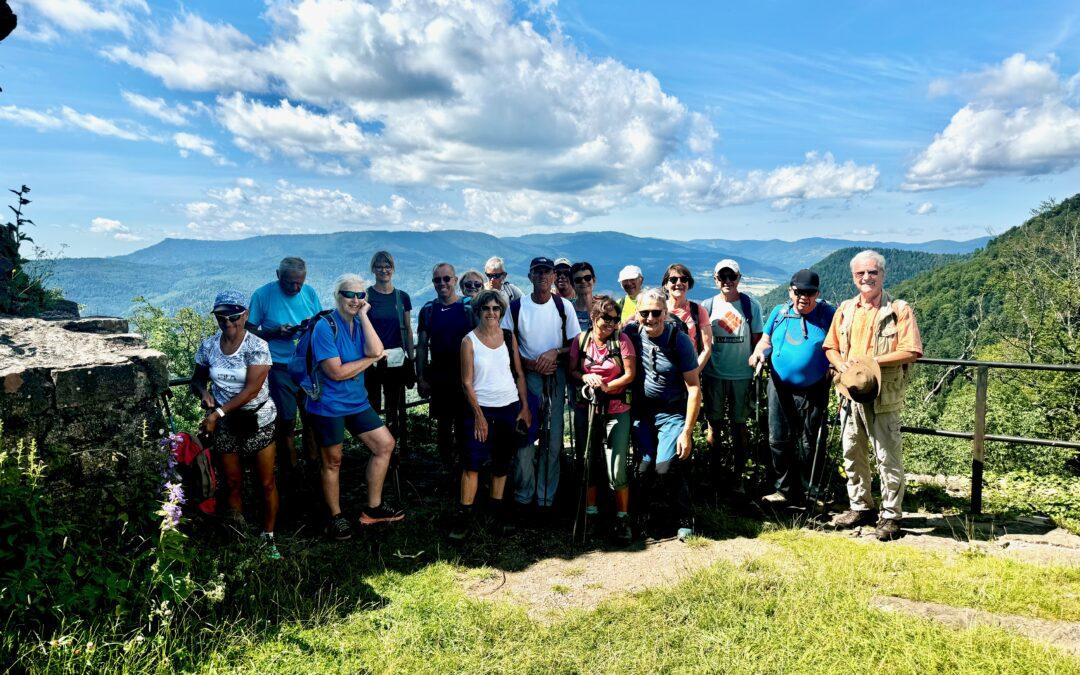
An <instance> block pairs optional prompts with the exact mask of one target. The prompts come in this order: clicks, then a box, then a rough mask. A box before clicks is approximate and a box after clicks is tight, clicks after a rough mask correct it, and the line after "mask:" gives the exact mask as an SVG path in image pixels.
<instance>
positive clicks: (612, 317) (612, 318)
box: [596, 314, 621, 323]
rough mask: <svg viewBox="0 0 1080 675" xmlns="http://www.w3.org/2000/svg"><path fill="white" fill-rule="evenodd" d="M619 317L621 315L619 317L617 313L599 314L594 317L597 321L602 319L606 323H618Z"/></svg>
mask: <svg viewBox="0 0 1080 675" xmlns="http://www.w3.org/2000/svg"><path fill="white" fill-rule="evenodd" d="M620 318H621V317H619V315H618V314H601V315H600V316H598V317H596V319H597V320H598V321H599V320H603V321H606V322H607V323H619V319H620Z"/></svg>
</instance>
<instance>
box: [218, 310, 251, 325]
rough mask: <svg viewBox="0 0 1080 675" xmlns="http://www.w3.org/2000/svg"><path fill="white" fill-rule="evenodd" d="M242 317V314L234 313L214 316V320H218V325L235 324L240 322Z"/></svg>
mask: <svg viewBox="0 0 1080 675" xmlns="http://www.w3.org/2000/svg"><path fill="white" fill-rule="evenodd" d="M242 316H244V313H243V312H235V313H233V314H216V313H215V314H214V318H215V319H217V320H218V323H236V322H237V321H239V320H240V317H242Z"/></svg>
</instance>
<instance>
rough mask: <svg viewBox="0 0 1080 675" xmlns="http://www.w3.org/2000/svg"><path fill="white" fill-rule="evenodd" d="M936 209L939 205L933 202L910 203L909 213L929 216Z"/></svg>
mask: <svg viewBox="0 0 1080 675" xmlns="http://www.w3.org/2000/svg"><path fill="white" fill-rule="evenodd" d="M935 211H937V206H936V205H935V204H934V203H933V202H923V203H922V204H908V213H910V214H911V215H913V216H928V215H930V214H931V213H933V212H935Z"/></svg>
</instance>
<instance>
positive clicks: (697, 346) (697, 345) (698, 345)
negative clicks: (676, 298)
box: [668, 300, 712, 354]
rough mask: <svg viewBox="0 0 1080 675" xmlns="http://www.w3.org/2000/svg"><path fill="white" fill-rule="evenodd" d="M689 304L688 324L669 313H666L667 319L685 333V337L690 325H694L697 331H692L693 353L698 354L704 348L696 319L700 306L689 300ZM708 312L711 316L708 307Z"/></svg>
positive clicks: (710, 310)
mask: <svg viewBox="0 0 1080 675" xmlns="http://www.w3.org/2000/svg"><path fill="white" fill-rule="evenodd" d="M689 302H690V323H687V322H686V321H683V320H682V319H680V318H679V317H677V316H675V315H674V314H673V313H671V312H668V317H669V321H670V322H672V323H674V324H675V325H676V326H677V327H678V328H679V330H681V331H682V332H684V333H686V334H687V335H689V334H690V324H691V323H692V324H693V325H694V327H696V328H697V330H696V331H694V351H695V352H696V353H698V354H700V353H701V350H702V349H704V348H705V344H704V343H703V342H702V341H701V326H698V325H697V317H698V314H699V313H700V312H701V305H699V304H697V303H696V302H694V301H693V300H690V301H689ZM706 302H708V301H706ZM708 311H709V313H710V314H711V313H712V308H711V307H710V308H709V310H708Z"/></svg>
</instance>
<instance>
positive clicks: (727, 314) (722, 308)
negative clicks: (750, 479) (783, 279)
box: [701, 258, 761, 495]
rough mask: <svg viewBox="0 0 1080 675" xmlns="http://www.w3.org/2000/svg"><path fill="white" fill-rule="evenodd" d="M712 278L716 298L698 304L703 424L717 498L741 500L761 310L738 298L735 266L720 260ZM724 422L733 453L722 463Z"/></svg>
mask: <svg viewBox="0 0 1080 675" xmlns="http://www.w3.org/2000/svg"><path fill="white" fill-rule="evenodd" d="M713 273H714V276H715V278H716V287H717V288H719V289H720V293H718V294H717V295H716V296H714V297H712V298H709V299H708V300H706V301H705V302H704V303H702V307H704V308H705V311H706V312H708V314H709V324H710V326H711V327H712V334H713V349H712V355H711V356H710V357H709V361H708V363H706V364H705V367H704V368H703V369H702V371H701V385H702V386H701V388H702V390H703V398H704V402H705V404H704V408H705V418H706V419H707V420H708V421H709V426H710V427H712V430H713V432H712V433H710V434H709V437H710V446H711V447H710V450H711V455H712V474H713V483H714V485H715V486H716V490H717V494H721V493H722V492H730V493H733V494H737V495H741V494H743V493H744V492H745V489H744V487H743V484H742V474H743V471H744V470H745V469H746V459H747V449H748V447H749V444H750V440H749V432H748V431H747V428H746V418H747V417H748V416H749V410H750V405H749V403H750V401H749V396H748V395H747V394H748V392H749V390H750V381H751V379H752V378H753V376H754V368H753V367H752V366H750V363H749V362H750V353H751V350H753V348H754V346H755V345H757V342H758V340H760V339H761V305H760V304H759V303H758V301H757V300H755V299H754V298H752V297H750V296H749V295H747V294H745V293H740V292H739V281H740V279H741V278H742V273H741V272H740V270H739V263H737V262H736V261H734V260H732V259H731V258H725V259H724V260H721V261H720V262H718V263H716V266H715V267H714V268H713ZM725 418H727V419H729V420H730V429H731V440H732V447H731V451H730V453H728V454H727V456H724V457H722V456H721V451H720V448H719V447H718V446H719V438H720V435H719V434H717V433H715V432H716V430H717V429H718V428H720V425H721V424H722V423H723V421H724V419H725Z"/></svg>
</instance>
